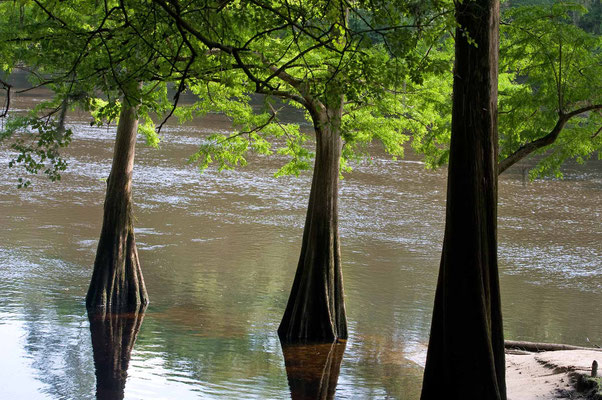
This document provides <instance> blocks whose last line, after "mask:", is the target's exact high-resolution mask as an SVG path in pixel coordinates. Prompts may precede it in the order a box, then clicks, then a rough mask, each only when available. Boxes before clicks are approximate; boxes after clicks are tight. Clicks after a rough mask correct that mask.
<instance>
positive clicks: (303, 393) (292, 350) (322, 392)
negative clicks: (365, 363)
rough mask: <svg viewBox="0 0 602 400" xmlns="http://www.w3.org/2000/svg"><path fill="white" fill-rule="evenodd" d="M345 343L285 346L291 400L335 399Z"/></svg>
mask: <svg viewBox="0 0 602 400" xmlns="http://www.w3.org/2000/svg"><path fill="white" fill-rule="evenodd" d="M346 344H347V342H346V341H337V342H334V343H320V344H284V343H282V353H283V354H284V364H285V366H286V374H287V376H288V385H289V387H290V390H291V399H292V400H317V399H319V400H327V399H333V398H334V393H335V390H336V388H337V381H338V379H339V371H340V369H341V361H342V360H343V353H344V352H345V346H346Z"/></svg>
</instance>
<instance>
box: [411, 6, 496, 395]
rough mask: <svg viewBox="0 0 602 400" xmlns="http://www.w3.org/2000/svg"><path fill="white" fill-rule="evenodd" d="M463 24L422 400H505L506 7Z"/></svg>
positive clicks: (463, 14) (481, 10)
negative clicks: (500, 240) (500, 196)
mask: <svg viewBox="0 0 602 400" xmlns="http://www.w3.org/2000/svg"><path fill="white" fill-rule="evenodd" d="M456 20H457V22H458V24H459V28H458V29H457V30H456V65H455V73H454V92H453V109H452V136H451V144H450V162H449V170H448V183H447V206H446V224H445V236H444V240H443V253H442V257H441V265H440V270H439V279H438V283H437V291H436V295H435V305H434V311H433V320H432V325H431V335H430V341H429V348H428V353H427V360H426V367H425V371H424V382H423V387H422V397H421V399H422V400H431V399H442V398H444V399H464V400H483V399H487V400H504V399H506V385H505V358H504V338H503V329H502V312H501V304H500V291H499V282H498V267H497V222H496V219H497V169H496V166H497V163H496V160H497V68H498V63H497V60H498V27H499V0H476V1H466V2H456ZM467 38H469V40H467ZM471 42H472V44H471Z"/></svg>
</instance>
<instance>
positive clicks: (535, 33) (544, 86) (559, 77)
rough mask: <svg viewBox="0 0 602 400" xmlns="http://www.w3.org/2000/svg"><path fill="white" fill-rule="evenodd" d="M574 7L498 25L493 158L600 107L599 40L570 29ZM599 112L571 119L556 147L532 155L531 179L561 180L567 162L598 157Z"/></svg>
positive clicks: (531, 10)
mask: <svg viewBox="0 0 602 400" xmlns="http://www.w3.org/2000/svg"><path fill="white" fill-rule="evenodd" d="M580 12H585V9H584V8H583V7H581V6H578V5H571V4H565V3H555V4H554V5H552V6H548V7H535V6H533V7H521V8H517V9H511V10H508V11H507V13H506V14H505V16H504V19H505V21H507V22H506V23H505V24H504V25H503V26H502V33H501V34H502V47H501V53H500V55H501V58H500V60H501V61H500V89H499V94H500V97H499V132H500V156H501V157H502V158H503V157H506V156H508V155H510V154H511V153H512V152H514V151H515V150H517V149H518V148H519V147H520V146H522V145H523V144H525V143H528V142H532V141H534V140H537V139H539V138H541V137H543V136H545V135H547V134H549V133H550V132H551V131H552V130H553V128H554V126H555V125H556V123H557V121H558V119H559V118H560V115H561V114H569V113H572V112H578V111H579V110H582V109H584V108H587V107H588V106H592V105H596V104H602V40H601V38H600V37H599V36H594V35H591V34H588V33H586V32H584V31H583V30H581V29H580V28H578V27H577V26H575V25H573V24H572V18H571V16H570V15H569V14H570V13H580ZM600 127H602V111H601V110H600V109H594V110H590V111H588V112H580V113H579V114H577V115H575V116H574V117H572V118H571V119H570V120H569V121H568V122H567V124H566V126H565V127H564V129H563V130H562V132H561V133H560V135H559V136H558V138H557V139H556V141H555V142H554V143H553V144H551V145H549V146H547V147H546V148H544V149H542V150H540V151H539V154H540V155H541V157H540V158H539V159H538V164H537V166H536V167H535V169H534V170H533V171H532V172H531V176H532V177H536V176H540V175H549V174H552V175H555V176H557V177H561V175H562V174H561V172H560V166H561V165H562V163H563V162H564V161H566V160H568V159H574V160H577V161H578V162H583V161H584V160H587V159H589V158H591V157H592V156H593V155H594V154H595V153H596V152H599V151H601V150H602V140H601V138H600V136H599V135H597V134H596V132H597V130H598V129H599V128H600Z"/></svg>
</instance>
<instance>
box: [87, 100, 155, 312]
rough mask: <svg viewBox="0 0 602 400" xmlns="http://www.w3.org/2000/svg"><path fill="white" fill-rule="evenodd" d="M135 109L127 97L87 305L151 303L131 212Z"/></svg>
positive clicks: (117, 307)
mask: <svg viewBox="0 0 602 400" xmlns="http://www.w3.org/2000/svg"><path fill="white" fill-rule="evenodd" d="M136 111H137V105H132V104H128V102H127V99H124V103H123V105H122V107H121V113H120V115H119V124H118V126H117V138H116V140H115V150H114V153H113V165H112V167H111V173H110V175H109V179H108V180H107V194H106V197H105V204H104V217H103V223H102V231H101V234H100V240H99V242H98V249H97V250H96V259H95V261H94V272H93V274H92V281H91V283H90V288H89V289H88V295H87V296H86V306H87V307H88V308H94V307H106V308H110V309H112V310H113V311H119V310H125V309H128V308H135V307H138V306H140V305H146V304H147V303H148V297H147V294H146V287H145V285H144V279H143V278H142V271H141V269H140V261H139V260H138V251H137V249H136V239H135V238H134V225H133V216H132V170H133V168H134V153H135V147H136V133H137V130H138V119H137V116H136Z"/></svg>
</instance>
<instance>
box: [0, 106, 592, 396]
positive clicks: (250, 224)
mask: <svg viewBox="0 0 602 400" xmlns="http://www.w3.org/2000/svg"><path fill="white" fill-rule="evenodd" d="M25 100H27V101H29V100H30V99H28V98H22V99H21V101H22V102H25ZM30 105H31V103H30V102H29V103H21V108H27V107H28V106H30ZM71 124H72V127H73V128H74V132H75V135H76V137H75V138H74V142H73V143H72V146H71V147H70V148H69V149H68V158H69V162H70V164H69V169H68V171H67V172H66V173H65V174H64V176H63V180H62V181H61V182H60V183H54V184H53V183H50V182H46V181H44V180H43V179H34V181H33V187H32V188H31V189H28V190H17V189H16V188H15V186H16V182H15V179H14V175H13V174H12V171H10V170H9V169H8V168H7V167H6V162H7V160H8V158H9V153H8V152H7V151H6V150H5V149H0V185H1V187H2V190H1V191H0V208H1V209H2V213H0V225H1V226H2V231H1V233H0V235H1V236H0V341H1V342H2V343H3V353H2V355H3V357H2V358H1V359H0V371H1V373H0V387H1V388H2V389H3V391H2V395H0V397H2V396H6V398H10V399H93V398H95V397H96V388H97V386H96V379H95V374H98V372H97V371H96V370H95V363H94V361H95V360H96V364H97V365H99V363H108V364H110V365H112V366H113V367H114V368H113V369H112V371H113V375H106V376H104V377H103V378H102V379H99V383H102V382H103V381H105V378H106V379H109V378H115V379H114V380H113V381H112V382H113V386H112V387H113V389H114V390H117V391H118V392H119V391H120V390H121V387H122V385H123V382H122V381H120V380H119V379H121V378H124V379H125V375H121V374H122V373H124V372H125V370H126V369H127V382H126V384H125V391H124V393H123V396H124V398H126V399H218V398H219V399H285V398H290V397H291V394H292V396H293V397H294V396H296V395H297V394H298V396H303V395H305V393H323V394H326V396H329V394H332V391H333V390H335V389H334V382H336V381H337V379H336V376H337V375H338V383H337V384H336V391H335V392H334V397H335V398H337V399H372V398H373V399H382V398H392V399H410V400H411V399H418V397H419V391H420V380H421V374H422V367H421V364H422V363H423V360H424V354H425V353H424V350H425V347H424V344H425V343H426V342H427V338H428V331H429V324H430V312H431V307H432V301H433V295H434V287H435V282H436V275H437V268H438V264H439V256H440V250H441V241H442V232H443V217H444V205H445V203H444V202H445V171H426V170H424V169H423V165H421V164H420V163H418V162H417V159H415V158H412V156H411V155H410V159H409V160H405V161H397V162H394V161H391V160H388V159H387V158H386V157H382V156H380V153H379V152H378V149H375V151H376V153H375V158H374V160H372V163H369V164H368V163H366V164H362V165H359V166H357V168H356V169H355V170H354V171H353V172H352V173H350V174H347V175H346V176H345V179H344V180H343V181H342V188H341V234H342V256H343V268H344V282H345V290H346V292H345V293H346V301H347V311H348V318H349V329H350V337H349V341H348V342H347V345H346V347H345V351H344V354H343V355H342V360H340V359H339V358H340V354H339V352H338V350H337V349H336V348H335V349H334V350H332V351H328V352H327V351H325V350H324V351H323V350H319V351H314V350H312V351H297V350H298V349H297V350H295V349H292V350H291V351H289V349H286V348H285V349H283V348H282V347H281V345H280V342H279V340H278V337H277V335H276V329H277V326H278V324H279V322H280V318H281V316H282V312H283V310H284V306H285V303H286V300H287V297H288V291H289V290H290V286H291V283H292V280H293V276H294V269H295V266H296V263H297V257H298V254H299V247H300V242H301V232H302V224H303V221H304V211H305V206H306V204H307V196H308V195H309V185H310V180H309V176H308V175H304V176H302V177H300V178H292V177H289V178H282V179H275V178H273V177H272V175H273V173H274V172H275V171H276V170H277V168H278V167H279V165H280V164H279V161H278V160H266V159H263V158H253V159H251V160H250V163H249V166H248V167H246V168H244V169H242V170H240V171H225V172H223V173H217V172H215V171H207V172H206V173H204V174H203V175H199V173H198V171H196V169H195V168H194V167H193V166H189V165H187V164H186V163H185V160H186V159H187V157H188V156H189V155H190V154H191V153H192V152H193V151H194V150H195V146H196V145H197V144H198V143H199V132H208V131H211V130H215V129H221V130H223V129H226V128H227V123H226V122H225V121H223V120H221V119H220V118H219V117H218V116H212V117H211V118H209V119H207V120H204V121H202V122H198V121H197V122H195V125H185V126H171V127H169V128H170V129H168V130H167V131H166V132H165V134H164V138H163V143H162V147H161V149H159V150H153V149H149V148H146V147H144V145H143V143H142V140H141V143H140V144H139V152H138V156H137V161H136V166H135V176H134V201H135V215H136V235H137V241H138V245H139V252H140V260H141V263H142V268H143V272H144V276H145V280H146V284H147V289H148V291H149V295H150V300H151V303H150V305H149V307H148V309H147V310H146V313H145V315H144V323H142V324H141V319H140V321H139V320H138V319H137V318H131V319H125V320H123V321H122V320H117V319H112V318H113V317H107V318H106V319H105V321H106V322H105V323H103V324H102V325H100V326H101V327H102V328H98V330H97V328H96V325H95V324H96V322H94V320H92V323H90V322H89V320H88V318H87V316H86V312H85V306H84V296H85V293H86V290H87V286H88V283H89V279H90V275H91V272H92V264H93V260H94V253H95V249H96V243H97V239H98V235H99V232H100V224H101V218H102V201H103V199H104V190H105V186H106V184H105V182H104V179H105V178H106V177H107V175H108V172H109V168H110V157H111V151H112V140H113V137H114V130H113V128H100V129H99V128H91V127H89V126H88V125H87V118H86V117H85V116H84V115H77V114H75V115H72V116H71ZM566 177H567V179H566V180H564V181H555V180H539V181H535V182H533V183H530V184H529V185H527V186H525V187H523V185H522V182H521V174H520V169H519V170H517V171H516V172H515V173H513V171H509V174H508V175H506V176H503V177H502V179H501V181H500V208H499V229H500V230H499V241H500V270H501V285H502V291H503V293H502V296H503V299H502V300H503V306H504V316H505V329H506V334H507V336H508V337H509V338H512V339H517V340H535V341H550V342H564V343H571V344H577V345H585V344H587V340H588V339H589V341H591V342H593V343H598V344H602V315H601V314H600V313H599V312H598V311H597V310H596V309H595V307H592V306H591V305H592V304H597V303H599V299H600V295H601V294H602V279H601V278H600V274H601V272H602V265H601V263H602V262H601V260H602V248H601V247H602V246H601V245H600V243H602V227H601V224H600V221H601V220H602V215H601V206H600V198H601V196H600V194H601V192H602V164H601V163H600V162H599V161H595V162H592V163H590V164H588V166H586V167H574V166H569V167H568V169H567V171H566ZM107 323H108V324H109V325H107ZM107 326H109V327H110V329H109V328H106V327H107ZM107 329H108V330H107ZM138 329H139V332H138V334H137V338H136V334H135V332H136V331H137V330H138ZM90 331H92V332H93V334H92V338H96V339H99V340H101V343H102V340H105V341H106V340H109V341H108V342H105V343H113V345H112V346H113V347H111V345H110V344H104V345H103V346H102V348H104V349H105V358H104V359H101V361H98V360H99V354H100V353H99V351H98V348H97V347H98V346H96V344H95V343H94V342H95V340H96V339H92V340H91V335H90ZM94 332H97V333H96V334H94ZM120 335H121V336H120ZM114 338H116V339H114ZM134 339H135V345H133V349H132V348H131V346H130V345H129V343H132V342H133V340H134ZM111 340H112V342H111ZM114 343H118V344H119V345H118V346H117V347H116V346H115V344H114ZM93 344H94V346H93ZM128 346H129V347H128ZM117 348H118V349H117ZM111 351H112V352H111ZM130 351H131V353H130ZM295 351H296V352H297V353H299V355H298V356H294V357H293V358H290V357H288V356H289V355H290V354H291V353H295ZM128 353H129V355H128ZM340 353H342V350H341V352H340ZM312 354H313V355H314V357H310V358H309V359H308V358H307V357H306V356H308V355H312ZM107 355H108V356H107ZM128 357H129V367H128V365H127V358H128ZM324 357H325V359H324ZM102 360H104V361H102ZM310 361H311V363H312V364H311V368H306V367H303V365H307V364H306V363H307V362H310ZM314 362H315V363H314ZM339 363H340V367H339ZM126 367H127V368H126ZM111 368H112V367H111ZM111 368H107V369H103V370H104V371H105V373H108V372H109V371H111ZM339 368H340V369H339ZM101 375H102V374H101ZM97 376H98V375H97ZM320 377H321V378H320ZM101 386H103V387H104V386H105V385H104V384H103V385H101ZM291 391H292V393H291ZM119 396H121V394H120V393H118V394H117V397H118V398H119ZM294 398H296V397H294ZM326 398H328V397H326Z"/></svg>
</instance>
